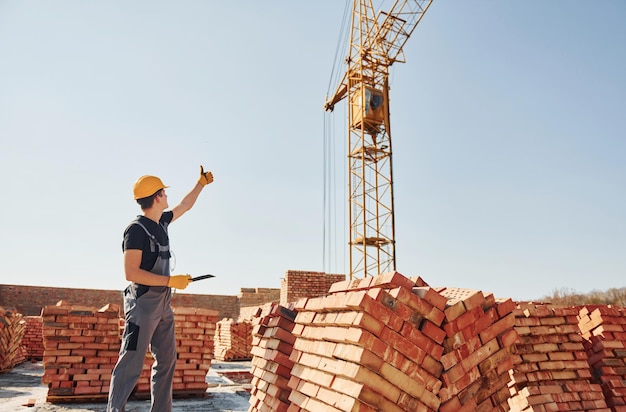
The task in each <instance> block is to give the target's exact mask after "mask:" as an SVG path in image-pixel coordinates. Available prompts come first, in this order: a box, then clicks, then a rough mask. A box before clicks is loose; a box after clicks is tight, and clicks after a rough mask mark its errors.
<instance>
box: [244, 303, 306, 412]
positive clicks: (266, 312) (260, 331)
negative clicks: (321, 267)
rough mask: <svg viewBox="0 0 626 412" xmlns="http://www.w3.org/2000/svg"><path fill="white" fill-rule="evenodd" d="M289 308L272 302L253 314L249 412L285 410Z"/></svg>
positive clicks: (290, 336) (290, 344) (290, 328)
mask: <svg viewBox="0 0 626 412" xmlns="http://www.w3.org/2000/svg"><path fill="white" fill-rule="evenodd" d="M295 317H296V312H295V311H294V310H293V307H291V306H290V307H284V306H281V305H279V304H276V303H272V304H269V305H264V306H263V307H262V308H261V309H259V311H258V312H257V317H255V319H254V321H253V328H252V336H253V337H252V362H251V363H252V370H251V372H252V389H251V391H250V401H249V402H250V409H249V412H284V411H286V410H287V408H288V407H289V395H290V393H291V389H289V378H290V377H291V369H292V367H293V362H292V361H291V360H290V359H289V356H290V355H291V352H292V350H293V343H294V340H295V338H294V336H293V333H292V331H293V328H294V325H295V324H294V319H295Z"/></svg>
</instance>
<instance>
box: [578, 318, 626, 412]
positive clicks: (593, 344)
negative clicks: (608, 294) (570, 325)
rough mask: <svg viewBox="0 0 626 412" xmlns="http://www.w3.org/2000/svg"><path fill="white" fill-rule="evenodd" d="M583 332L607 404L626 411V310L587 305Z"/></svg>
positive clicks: (620, 411)
mask: <svg viewBox="0 0 626 412" xmlns="http://www.w3.org/2000/svg"><path fill="white" fill-rule="evenodd" d="M578 317H579V320H580V322H579V324H580V331H581V333H582V337H583V339H584V340H583V344H584V347H585V352H586V353H587V356H588V357H589V359H588V361H589V364H590V365H591V373H592V376H593V378H594V380H595V381H596V382H598V383H599V384H600V387H601V388H602V392H603V394H604V398H605V399H606V403H607V406H609V407H610V408H611V410H612V411H619V412H624V411H626V380H625V377H626V309H624V308H616V307H611V306H596V307H592V306H584V307H582V308H580V311H579V314H578Z"/></svg>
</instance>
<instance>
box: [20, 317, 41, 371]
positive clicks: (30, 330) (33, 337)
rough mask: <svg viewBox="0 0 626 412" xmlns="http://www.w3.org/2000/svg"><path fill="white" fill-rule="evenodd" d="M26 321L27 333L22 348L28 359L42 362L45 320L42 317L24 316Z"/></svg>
mask: <svg viewBox="0 0 626 412" xmlns="http://www.w3.org/2000/svg"><path fill="white" fill-rule="evenodd" d="M24 320H25V321H26V331H25V333H24V337H23V338H22V347H23V348H24V350H25V352H26V359H29V360H32V361H40V360H42V359H43V337H42V336H41V332H42V327H43V320H42V318H41V316H24Z"/></svg>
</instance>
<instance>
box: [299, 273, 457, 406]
mask: <svg viewBox="0 0 626 412" xmlns="http://www.w3.org/2000/svg"><path fill="white" fill-rule="evenodd" d="M418 281H419V283H417V285H416V282H418ZM422 284H423V283H421V279H408V278H405V277H404V276H402V275H400V274H398V273H390V274H386V275H381V276H378V277H375V278H371V277H370V278H365V279H363V280H357V281H352V282H350V281H343V282H338V283H335V284H334V285H333V286H332V287H331V289H330V294H329V295H328V296H325V297H319V298H312V299H302V300H300V301H299V302H298V303H297V304H296V309H297V311H298V315H297V317H296V326H295V328H294V335H295V336H296V341H295V343H294V350H293V352H292V354H291V360H292V361H293V362H294V366H293V370H292V377H291V380H290V382H289V386H290V387H291V388H292V392H291V395H290V397H289V399H290V401H291V407H290V408H289V411H294V412H295V411H320V410H325V411H352V410H359V411H377V410H384V411H406V410H411V411H417V410H437V409H438V408H439V405H440V399H439V398H438V397H437V393H438V391H439V389H440V388H441V381H440V377H441V372H442V366H441V362H440V359H441V355H442V353H443V347H442V343H443V339H444V337H445V332H444V330H443V329H442V328H441V325H442V322H443V319H444V313H443V310H444V308H445V303H446V300H445V299H444V298H442V297H441V296H440V295H439V294H438V293H436V292H435V291H434V290H433V289H431V288H429V287H427V286H421V285H422ZM414 289H415V291H414Z"/></svg>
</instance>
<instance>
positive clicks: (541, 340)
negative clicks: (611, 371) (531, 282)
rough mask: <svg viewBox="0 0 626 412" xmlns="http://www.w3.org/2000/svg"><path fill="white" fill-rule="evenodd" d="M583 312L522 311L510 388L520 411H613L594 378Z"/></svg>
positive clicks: (529, 308)
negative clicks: (581, 318)
mask: <svg viewBox="0 0 626 412" xmlns="http://www.w3.org/2000/svg"><path fill="white" fill-rule="evenodd" d="M578 313H579V310H578V309H577V308H574V307H569V308H551V307H548V306H546V305H533V304H529V305H520V306H519V307H518V308H516V310H515V317H516V319H515V326H516V330H517V331H518V333H519V335H520V339H519V342H517V343H516V344H515V353H516V354H517V356H518V359H517V360H516V362H515V365H514V367H513V369H512V371H511V382H510V384H509V385H510V387H511V399H510V401H509V403H510V404H511V406H512V407H514V409H515V410H544V409H543V408H550V409H548V410H551V409H554V410H567V411H583V410H584V411H610V409H608V408H607V405H606V402H605V400H604V396H603V394H602V389H601V388H600V385H598V384H595V383H593V382H592V379H591V378H592V375H591V371H590V368H589V366H590V365H589V362H588V357H587V353H586V352H585V348H584V345H583V337H582V335H581V334H580V329H579V321H578Z"/></svg>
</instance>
